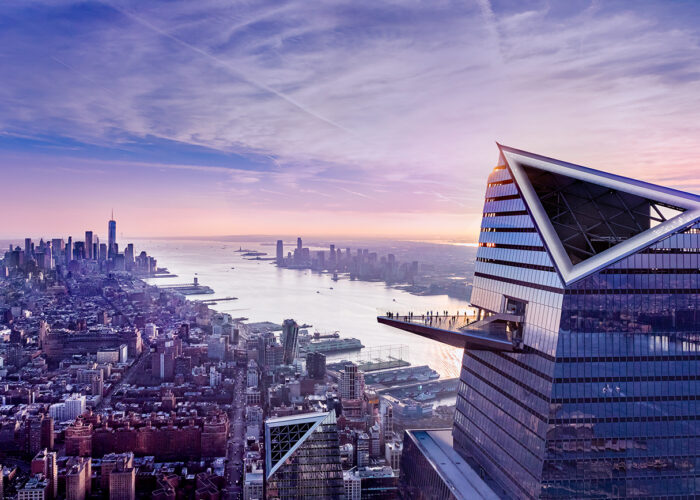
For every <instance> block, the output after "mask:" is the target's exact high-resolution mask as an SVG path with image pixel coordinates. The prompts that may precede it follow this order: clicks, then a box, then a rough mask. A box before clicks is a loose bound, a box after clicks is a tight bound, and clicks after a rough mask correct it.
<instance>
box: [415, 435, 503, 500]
mask: <svg viewBox="0 0 700 500" xmlns="http://www.w3.org/2000/svg"><path fill="white" fill-rule="evenodd" d="M406 433H407V434H408V435H409V436H410V437H412V439H413V441H414V442H415V443H416V445H417V446H418V447H419V448H420V449H421V451H422V452H423V455H424V456H425V457H426V459H427V460H428V461H429V462H430V463H431V465H432V466H433V467H434V468H435V470H436V471H437V472H438V474H439V475H440V477H441V478H442V480H443V481H444V482H445V484H446V485H448V487H449V488H450V490H451V491H452V494H453V495H454V496H455V497H456V498H459V499H465V500H466V499H470V500H474V499H489V500H491V499H492V500H497V499H498V498H500V497H499V496H498V495H497V494H496V493H495V492H494V491H493V490H492V489H491V488H490V487H489V485H488V484H486V482H485V481H484V480H483V479H481V478H480V477H479V475H478V474H477V473H476V472H475V471H474V469H472V468H471V466H470V465H469V464H468V463H467V462H466V461H465V460H464V459H463V458H462V457H461V456H459V455H458V454H457V452H456V451H454V449H453V448H452V431H451V430H450V429H436V430H407V431H406Z"/></svg>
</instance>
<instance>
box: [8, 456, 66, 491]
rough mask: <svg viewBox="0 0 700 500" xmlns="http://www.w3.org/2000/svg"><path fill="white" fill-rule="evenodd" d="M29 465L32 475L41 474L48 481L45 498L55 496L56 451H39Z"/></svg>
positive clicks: (56, 488) (56, 485) (56, 478)
mask: <svg viewBox="0 0 700 500" xmlns="http://www.w3.org/2000/svg"><path fill="white" fill-rule="evenodd" d="M30 467H31V468H30V470H31V473H32V475H36V474H41V475H42V476H43V477H44V478H46V480H47V481H48V488H47V490H46V496H47V498H56V497H57V495H58V468H57V466H56V452H55V451H49V450H47V449H43V450H41V451H39V452H38V453H37V454H36V455H35V456H34V458H33V459H32V463H31V465H30ZM0 498H2V497H0Z"/></svg>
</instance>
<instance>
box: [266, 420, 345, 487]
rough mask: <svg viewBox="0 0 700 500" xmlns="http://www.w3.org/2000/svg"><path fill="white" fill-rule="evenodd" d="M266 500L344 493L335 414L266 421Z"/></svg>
mask: <svg viewBox="0 0 700 500" xmlns="http://www.w3.org/2000/svg"><path fill="white" fill-rule="evenodd" d="M265 489H266V495H265V498H268V499H280V500H284V499H296V498H319V499H321V498H323V499H333V498H341V497H342V496H343V494H344V486H343V469H342V466H341V464H340V441H339V438H338V429H337V426H336V419H335V412H334V411H331V412H328V413H305V414H301V415H293V416H290V417H281V418H270V419H268V420H266V421H265Z"/></svg>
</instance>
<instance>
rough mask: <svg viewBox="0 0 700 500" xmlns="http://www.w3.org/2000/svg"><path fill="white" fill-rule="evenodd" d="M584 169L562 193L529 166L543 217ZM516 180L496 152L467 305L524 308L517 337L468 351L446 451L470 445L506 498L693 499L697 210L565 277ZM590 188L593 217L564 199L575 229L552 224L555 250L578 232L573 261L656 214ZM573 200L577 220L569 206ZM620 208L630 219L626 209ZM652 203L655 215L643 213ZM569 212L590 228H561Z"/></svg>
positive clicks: (699, 416) (698, 414) (697, 468)
mask: <svg viewBox="0 0 700 500" xmlns="http://www.w3.org/2000/svg"><path fill="white" fill-rule="evenodd" d="M537 158H538V160H541V157H537ZM540 163H541V162H540ZM533 164H536V163H534V162H533ZM523 168H527V169H534V168H535V167H533V166H523ZM538 168H539V167H538ZM530 173H532V172H530ZM587 175H588V178H587V183H588V185H583V187H581V186H578V187H575V188H574V187H571V185H569V184H567V186H566V190H567V191H566V193H565V196H560V195H561V193H558V192H556V189H557V186H552V191H551V192H548V191H547V190H546V185H545V184H544V183H543V181H542V180H541V179H543V178H546V176H545V177H543V176H538V177H537V179H539V181H538V182H539V184H538V185H537V186H536V188H537V191H536V192H537V196H539V197H540V198H541V199H545V198H546V200H547V201H546V203H547V204H548V205H547V208H546V210H547V213H548V216H549V217H550V218H552V219H554V218H556V217H557V214H558V213H559V212H557V207H556V205H555V202H554V201H553V200H555V199H559V200H561V199H563V201H559V203H567V200H566V197H567V196H568V197H571V196H579V197H584V196H588V194H584V193H589V192H590V193H593V192H595V190H593V188H592V187H591V186H595V182H596V181H595V178H591V176H590V171H589V174H587ZM572 182H573V181H572ZM529 187H530V188H532V186H529ZM522 188H523V186H518V185H517V183H516V182H515V181H514V178H513V176H512V175H511V172H510V167H509V165H507V163H506V161H505V159H504V158H503V157H501V162H500V164H499V166H497V167H496V168H495V169H494V171H493V172H492V173H491V175H490V176H489V179H488V185H487V190H486V202H485V205H484V217H483V221H482V231H481V235H480V239H479V251H478V254H477V263H476V267H475V277H474V284H473V292H472V299H471V302H472V304H473V305H474V306H476V307H478V308H480V309H481V310H482V311H484V312H485V313H487V314H496V313H503V312H511V313H512V312H513V311H516V313H520V312H522V316H523V325H524V326H523V348H522V349H521V350H520V352H513V353H510V352H495V351H488V350H475V349H465V352H464V357H463V362H462V371H461V376H460V389H459V395H458V399H457V411H456V413H455V423H454V428H453V436H454V446H455V449H456V450H457V451H458V452H460V453H461V454H462V455H463V456H465V457H474V458H476V460H477V461H478V462H479V465H480V466H481V467H483V468H484V470H485V471H486V472H487V473H488V474H489V476H491V477H492V478H494V479H495V480H496V481H497V482H498V483H499V484H500V485H502V486H503V487H504V488H505V489H506V490H507V491H508V492H509V495H510V496H512V497H514V498H629V497H643V498H650V497H651V498H653V497H658V498H690V497H692V496H694V495H695V494H696V492H698V491H700V462H699V460H700V403H699V402H698V401H699V400H700V383H699V382H698V379H699V378H700V343H699V341H700V230H699V229H700V224H699V223H698V219H697V218H695V219H692V218H691V219H689V222H688V223H687V224H685V225H684V226H683V227H682V228H681V229H679V230H678V231H676V232H675V233H674V234H671V235H670V236H666V237H664V239H662V240H661V241H658V240H654V242H652V243H650V244H649V245H648V246H647V247H645V248H643V249H641V250H638V251H636V252H635V253H632V254H631V255H627V256H625V257H624V258H621V259H617V260H615V261H613V262H609V263H607V264H606V265H604V266H600V268H598V269H596V270H594V271H592V272H589V273H587V274H586V275H585V276H584V277H583V278H581V279H578V280H577V281H574V282H569V283H568V284H567V283H565V281H564V279H563V278H562V275H561V274H560V273H559V272H558V269H557V267H556V265H555V263H554V262H553V260H552V258H551V257H550V253H549V252H548V245H547V241H545V239H544V238H543V237H542V236H541V233H540V231H539V228H538V227H537V226H536V224H535V222H534V219H533V217H531V216H530V215H529V213H530V212H531V209H532V207H529V206H526V203H525V201H524V200H523V198H522V197H521V189H522ZM621 189H624V186H623V187H622V188H621ZM598 191H600V193H601V194H600V198H599V200H603V201H602V202H604V203H605V204H606V206H605V207H604V208H603V209H601V210H600V212H599V214H598V215H595V210H594V207H595V203H593V204H591V205H590V206H588V205H586V200H583V201H582V200H579V201H577V202H576V203H577V204H578V205H577V204H574V203H569V204H568V208H567V217H568V219H559V220H560V223H561V224H562V225H568V227H567V231H569V230H570V232H571V234H572V236H571V237H569V236H568V234H569V233H565V232H564V230H561V231H560V230H559V228H555V229H556V230H557V231H558V233H557V234H558V235H559V237H560V238H562V244H563V245H564V246H565V247H566V245H567V242H566V241H563V240H564V239H565V238H570V239H569V242H571V245H573V242H576V245H584V244H585V245H588V246H587V247H583V246H582V247H581V248H582V250H578V249H577V252H578V253H577V254H576V255H575V257H576V261H574V258H573V257H572V263H573V264H574V265H575V264H577V263H578V262H581V261H582V260H583V261H585V257H586V255H585V252H587V251H589V250H590V253H591V254H596V255H597V256H602V255H606V254H605V251H604V250H605V248H612V246H613V244H614V245H617V244H618V243H622V242H624V241H625V238H632V237H634V236H635V235H637V234H641V233H645V232H646V233H647V234H649V233H648V232H649V231H654V230H655V229H654V227H652V226H653V225H654V224H664V223H665V220H666V219H665V215H666V214H667V212H664V211H663V208H664V207H661V209H658V207H656V205H655V203H656V202H649V203H647V204H646V205H644V202H643V200H642V202H640V203H638V204H637V207H636V208H633V209H632V212H630V211H629V210H628V209H629V207H628V206H627V205H629V204H630V200H632V201H635V200H636V199H633V198H631V197H628V196H624V195H620V196H618V195H615V196H613V195H612V194H610V193H612V192H611V191H606V190H605V189H603V190H600V189H598ZM640 199H641V198H640ZM688 199H690V200H691V202H692V203H695V204H698V203H699V202H700V197H693V195H687V197H686V198H685V200H686V201H687V200H688ZM615 200H622V201H621V202H619V205H615V203H618V202H617V201H615ZM636 201H638V200H636ZM602 202H601V203H602ZM584 206H585V207H587V208H585V211H586V217H587V218H584V217H579V216H578V214H579V211H580V210H583V209H582V208H577V207H584ZM638 207H642V208H638ZM672 208H675V207H672ZM660 211H661V212H663V213H664V216H662V215H661V214H659V212H660ZM561 212H564V210H562V211H561ZM630 213H633V214H634V218H628V220H625V219H624V217H625V216H624V214H630ZM648 213H651V215H650V217H651V218H652V219H654V218H655V217H656V218H657V219H660V220H652V221H651V223H650V224H649V225H647V226H644V221H642V220H641V219H642V218H643V217H644V215H645V214H648ZM655 213H656V214H658V215H657V216H655V215H654V214H655ZM572 214H573V215H572ZM620 214H623V215H620ZM598 216H599V217H598ZM671 216H673V214H669V217H671ZM596 217H598V219H596ZM612 218H617V219H616V221H617V222H619V226H615V224H614V223H613V224H610V219H612ZM637 219H638V220H639V221H640V222H639V228H637V229H638V230H635V229H634V227H632V226H635V225H636V224H637V222H638V220H637ZM623 221H624V222H623ZM579 222H581V223H582V224H584V225H585V227H583V228H578V229H575V230H574V229H571V226H572V225H574V224H577V223H579ZM596 224H598V226H596ZM624 225H629V226H630V229H629V231H628V233H629V234H627V233H625V232H624V231H623V230H621V229H620V227H622V226H624ZM606 226H607V228H606ZM574 233H575V234H574ZM565 235H566V236H565ZM588 240H590V241H588ZM613 240H614V241H613ZM620 246H622V245H620ZM569 249H570V248H569V247H567V250H569ZM409 451H410V450H409Z"/></svg>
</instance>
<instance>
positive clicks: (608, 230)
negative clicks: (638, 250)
mask: <svg viewBox="0 0 700 500" xmlns="http://www.w3.org/2000/svg"><path fill="white" fill-rule="evenodd" d="M522 168H523V171H524V172H525V174H526V175H527V177H528V179H529V181H530V183H531V184H532V187H533V188H534V190H535V193H536V194H537V196H538V198H539V200H540V203H541V204H542V208H544V210H545V212H546V214H547V216H548V218H549V220H550V222H551V224H552V226H553V228H554V230H555V232H556V233H557V236H559V239H560V240H561V244H562V245H563V247H564V249H565V251H566V253H567V255H568V256H569V259H571V263H572V264H574V265H576V264H578V263H579V262H582V261H584V260H586V259H588V258H589V257H592V256H594V255H597V254H599V253H601V252H604V251H605V250H608V249H609V248H612V247H613V246H615V245H617V244H618V243H621V242H623V241H625V240H627V239H629V238H632V237H633V236H636V235H638V234H640V233H642V232H644V231H646V230H647V229H651V228H652V227H654V226H655V225H657V224H661V223H663V222H666V221H667V220H668V219H669V218H671V217H675V216H676V215H679V214H681V213H683V212H684V211H685V209H684V208H681V207H677V206H671V205H669V204H667V203H662V202H659V201H656V200H652V199H649V198H646V197H643V196H639V195H636V194H631V193H627V192H623V191H620V190H617V189H612V188H610V187H607V186H603V185H600V184H596V183H593V182H588V181H584V180H581V179H575V178H573V177H569V176H566V175H563V174H561V173H554V172H550V171H546V170H541V169H538V168H535V167H532V166H528V165H523V166H522Z"/></svg>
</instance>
